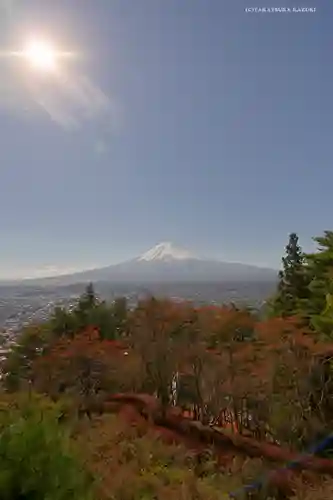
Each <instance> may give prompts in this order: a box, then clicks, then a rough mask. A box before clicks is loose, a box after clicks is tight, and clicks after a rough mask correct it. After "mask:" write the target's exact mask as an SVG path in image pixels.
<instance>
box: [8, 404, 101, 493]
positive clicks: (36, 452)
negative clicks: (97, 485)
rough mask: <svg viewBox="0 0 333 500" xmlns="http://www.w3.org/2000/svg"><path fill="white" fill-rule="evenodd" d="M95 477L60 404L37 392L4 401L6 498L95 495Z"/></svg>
mask: <svg viewBox="0 0 333 500" xmlns="http://www.w3.org/2000/svg"><path fill="white" fill-rule="evenodd" d="M45 408H46V409H45ZM89 483H90V479H89V478H88V476H87V474H86V473H85V472H84V471H83V469H82V468H81V467H80V466H79V463H78V461H77V459H76V457H75V455H74V454H73V452H72V450H71V446H70V438H69V435H68V432H67V431H66V430H65V428H63V427H61V426H60V425H59V424H58V421H57V408H56V407H52V404H51V403H50V404H48V403H47V402H46V403H45V400H41V399H36V398H32V399H30V398H29V399H21V398H19V399H18V400H17V401H16V403H15V404H12V403H11V402H10V401H9V400H8V399H7V400H6V401H5V402H4V403H3V404H2V405H1V412H0V498H1V499H2V500H19V499H21V500H30V499H31V500H67V499H68V500H90V499H91V498H92V497H91V495H90V494H89V490H90V485H89Z"/></svg>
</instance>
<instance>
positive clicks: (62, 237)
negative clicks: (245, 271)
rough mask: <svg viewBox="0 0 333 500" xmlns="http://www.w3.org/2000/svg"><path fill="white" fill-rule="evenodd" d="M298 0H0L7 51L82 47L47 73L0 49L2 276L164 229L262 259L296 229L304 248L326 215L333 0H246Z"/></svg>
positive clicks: (102, 256)
mask: <svg viewBox="0 0 333 500" xmlns="http://www.w3.org/2000/svg"><path fill="white" fill-rule="evenodd" d="M277 4H278V5H277ZM299 5H300V4H298V3H297V2H296V1H295V2H294V3H293V2H291V0H285V2H284V3H283V2H282V3H280V1H279V2H277V1H276V0H275V1H270V0H263V1H262V2H256V1H253V4H250V2H249V0H235V1H232V2H231V1H226V0H140V1H138V0H94V1H92V0H57V1H56V2H55V1H52V2H51V1H46V0H39V1H37V0H30V1H29V2H24V1H23V0H22V1H21V2H20V1H19V0H17V1H16V2H15V1H14V2H13V1H10V0H0V8H2V13H1V16H0V18H1V30H0V32H1V43H2V44H3V50H5V49H6V50H7V49H8V48H11V49H12V50H18V49H19V48H20V47H21V46H22V44H23V43H24V40H25V39H26V38H27V37H31V36H36V35H38V36H43V37H44V38H45V39H48V38H49V39H50V40H53V41H55V42H56V43H57V44H58V46H59V47H62V48H65V49H66V50H67V49H68V50H73V51H74V52H75V53H76V54H77V58H73V59H71V60H68V61H67V60H66V61H65V62H64V63H63V64H64V67H63V68H62V69H63V72H64V74H66V78H63V79H62V80H61V83H59V82H60V80H59V82H58V83H57V84H55V82H54V81H52V78H53V77H52V75H48V76H45V75H44V76H43V75H41V74H36V73H35V74H32V71H31V69H30V68H29V70H28V69H27V68H26V67H24V68H23V67H18V65H19V64H21V66H22V62H19V61H15V65H13V64H12V62H11V61H9V60H8V58H7V59H5V58H2V59H1V60H0V64H1V65H2V69H1V68H0V69H1V70H2V73H1V74H2V79H1V82H0V147H1V165H0V176H1V177H0V214H1V216H0V241H1V252H0V278H9V277H22V276H26V275H29V276H30V275H41V274H42V273H44V274H50V271H52V273H56V272H66V271H67V270H72V269H82V268H86V267H92V266H95V265H96V266H97V265H107V264H111V263H114V262H119V261H122V260H125V259H127V258H130V257H133V256H136V255H137V254H139V253H142V252H143V251H145V250H147V249H148V248H149V247H151V246H153V245H155V244H156V243H158V242H160V241H164V240H171V241H173V242H174V243H176V244H178V245H179V246H182V247H186V248H188V249H190V250H192V251H194V252H196V253H199V254H204V255H208V256H212V257H215V258H216V257H217V258H221V259H225V260H231V261H241V262H249V263H255V264H259V265H260V264H262V265H270V266H274V267H277V266H279V262H280V258H281V256H282V253H283V250H284V246H285V244H286V242H287V238H288V234H289V232H291V231H296V232H298V234H299V236H300V239H301V243H302V244H303V246H304V248H305V249H306V250H308V249H312V248H313V245H312V243H311V237H312V236H316V235H319V234H321V233H322V231H323V230H325V229H332V227H333V219H332V214H333V197H332V194H331V189H332V183H333V167H332V145H333V141H332V130H333V127H332V125H333V123H332V122H333V114H332V110H333V103H332V89H333V69H332V54H333V52H332V48H333V30H332V19H333V17H332V16H333V3H332V2H331V1H328V0H320V1H319V0H313V1H312V2H310V1H306V0H304V1H302V2H301V6H303V7H304V6H308V7H316V8H317V10H316V12H315V13H312V14H310V13H307V14H305V13H299V14H295V13H293V14H268V13H266V14H254V13H253V14H250V13H246V12H245V10H244V9H245V7H250V6H254V7H261V6H265V7H269V6H275V7H276V6H281V7H283V6H290V7H294V6H296V7H298V6H299ZM5 9H6V10H5ZM4 12H6V14H4ZM68 86H69V87H68ZM80 96H81V97H80ZM79 97H80V99H81V100H80V99H79ZM45 103H46V104H45Z"/></svg>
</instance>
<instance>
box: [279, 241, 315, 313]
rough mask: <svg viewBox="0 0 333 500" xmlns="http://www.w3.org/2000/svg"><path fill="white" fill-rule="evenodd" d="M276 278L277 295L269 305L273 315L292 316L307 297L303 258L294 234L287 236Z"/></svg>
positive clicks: (306, 279)
mask: <svg viewBox="0 0 333 500" xmlns="http://www.w3.org/2000/svg"><path fill="white" fill-rule="evenodd" d="M278 277H279V283H278V289H277V293H276V296H275V297H274V298H273V301H272V304H271V308H272V312H273V315H281V316H285V317H287V316H293V315H295V314H297V313H298V312H299V306H300V303H301V302H302V301H303V300H305V299H306V298H307V297H308V295H309V289H308V283H309V282H308V275H307V272H306V266H305V257H304V254H303V252H302V249H301V247H300V245H299V244H298V236H297V234H296V233H291V234H290V235H289V242H288V245H287V246H286V255H285V257H283V258H282V270H281V271H280V272H279V275H278Z"/></svg>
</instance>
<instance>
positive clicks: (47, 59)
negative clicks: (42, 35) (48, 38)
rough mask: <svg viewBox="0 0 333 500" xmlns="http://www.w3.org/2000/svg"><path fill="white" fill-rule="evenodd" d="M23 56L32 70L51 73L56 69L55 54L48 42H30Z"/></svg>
mask: <svg viewBox="0 0 333 500" xmlns="http://www.w3.org/2000/svg"><path fill="white" fill-rule="evenodd" d="M24 56H25V58H26V60H27V62H28V63H29V64H30V65H31V66H32V67H33V68H35V69H38V70H40V71H52V70H54V69H55V67H56V62H57V52H56V50H55V49H54V47H52V45H51V44H49V43H48V42H44V41H42V40H36V41H33V42H30V43H29V44H28V45H27V47H26V49H25V50H24Z"/></svg>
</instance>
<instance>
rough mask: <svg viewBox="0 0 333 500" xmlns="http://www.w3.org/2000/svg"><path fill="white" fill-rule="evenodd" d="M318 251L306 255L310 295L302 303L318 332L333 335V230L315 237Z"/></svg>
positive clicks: (328, 335) (305, 314)
mask: <svg viewBox="0 0 333 500" xmlns="http://www.w3.org/2000/svg"><path fill="white" fill-rule="evenodd" d="M314 241H316V242H317V243H318V245H319V249H318V252H316V253H313V254H308V255H306V256H305V257H306V260H307V262H308V266H307V272H308V275H309V279H310V284H309V291H310V294H309V297H308V298H307V300H305V301H304V302H303V304H302V309H303V311H304V316H306V317H307V318H308V321H309V324H310V326H311V327H313V328H314V329H315V330H316V331H317V332H319V333H321V334H323V335H324V336H325V337H329V338H331V339H332V337H333V231H325V233H324V236H322V237H317V238H314Z"/></svg>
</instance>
